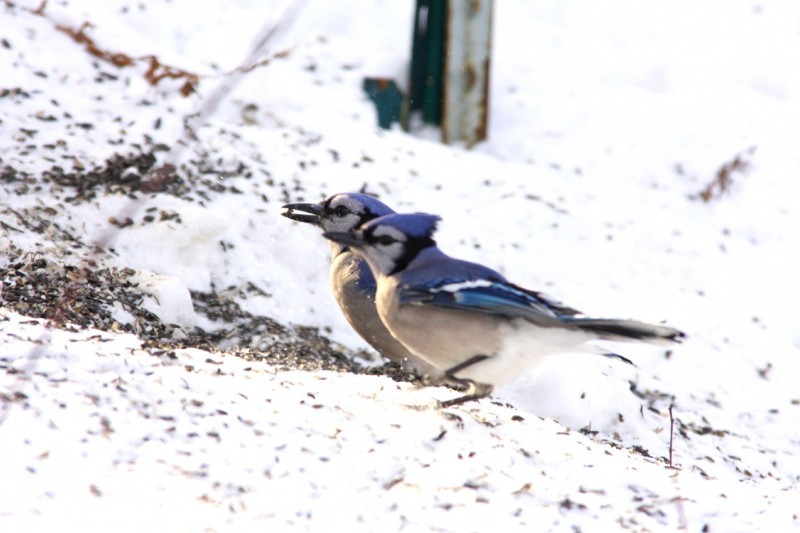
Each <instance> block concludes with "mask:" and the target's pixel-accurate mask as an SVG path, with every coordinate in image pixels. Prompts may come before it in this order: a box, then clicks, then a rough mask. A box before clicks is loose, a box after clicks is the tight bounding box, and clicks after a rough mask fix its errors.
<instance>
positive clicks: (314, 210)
mask: <svg viewBox="0 0 800 533" xmlns="http://www.w3.org/2000/svg"><path fill="white" fill-rule="evenodd" d="M283 209H284V212H283V213H281V215H283V216H285V217H286V218H289V219H292V220H296V221H297V222H305V223H307V224H313V225H315V226H321V225H322V218H321V217H322V205H320V204H286V205H284V206H283ZM296 211H300V213H297V212H296Z"/></svg>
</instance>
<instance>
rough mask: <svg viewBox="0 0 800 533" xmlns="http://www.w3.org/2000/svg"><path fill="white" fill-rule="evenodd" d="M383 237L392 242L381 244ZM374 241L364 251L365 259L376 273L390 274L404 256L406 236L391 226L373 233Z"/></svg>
mask: <svg viewBox="0 0 800 533" xmlns="http://www.w3.org/2000/svg"><path fill="white" fill-rule="evenodd" d="M381 237H391V239H392V242H390V243H389V242H387V243H381ZM387 240H388V239H387ZM372 241H373V242H372V243H371V244H370V245H369V246H366V247H365V248H364V249H363V254H364V257H365V258H366V260H367V262H368V263H369V265H370V267H371V268H372V269H373V270H374V271H376V272H378V273H380V274H384V275H386V274H389V272H391V271H392V270H394V266H395V264H396V263H397V260H398V259H399V258H400V257H401V256H402V255H403V251H404V248H405V242H406V236H405V234H404V233H403V232H402V231H400V230H398V229H396V228H393V227H391V226H378V227H377V228H375V231H373V232H372Z"/></svg>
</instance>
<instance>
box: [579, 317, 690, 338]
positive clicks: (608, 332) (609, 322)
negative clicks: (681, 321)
mask: <svg viewBox="0 0 800 533" xmlns="http://www.w3.org/2000/svg"><path fill="white" fill-rule="evenodd" d="M564 322H566V323H568V324H572V325H574V326H575V327H577V328H579V329H584V330H587V331H591V332H594V333H596V334H597V335H599V337H600V338H601V339H606V340H615V341H620V340H623V341H624V340H640V341H645V342H652V343H656V344H666V343H668V342H681V341H682V340H683V339H685V338H686V334H685V333H683V332H682V331H679V330H677V329H675V328H671V327H669V326H660V325H656V324H647V323H645V322H639V321H637V320H618V319H613V318H583V317H574V318H568V319H565V320H564Z"/></svg>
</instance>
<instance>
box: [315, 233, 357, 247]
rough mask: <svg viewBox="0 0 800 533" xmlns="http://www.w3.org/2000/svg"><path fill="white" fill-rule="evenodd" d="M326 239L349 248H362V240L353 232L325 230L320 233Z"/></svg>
mask: <svg viewBox="0 0 800 533" xmlns="http://www.w3.org/2000/svg"><path fill="white" fill-rule="evenodd" d="M322 236H323V237H325V238H326V239H328V240H330V241H333V242H336V243H339V244H341V245H343V246H348V247H350V248H363V247H364V244H365V243H364V240H363V239H362V238H361V237H360V236H359V235H357V234H355V233H348V232H346V231H326V232H325V233H323V234H322Z"/></svg>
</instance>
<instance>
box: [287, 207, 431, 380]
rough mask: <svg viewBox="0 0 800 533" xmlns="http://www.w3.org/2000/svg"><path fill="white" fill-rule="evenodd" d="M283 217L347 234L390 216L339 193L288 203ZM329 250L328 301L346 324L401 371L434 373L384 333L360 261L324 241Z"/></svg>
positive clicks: (385, 209) (387, 211) (369, 276)
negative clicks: (314, 200) (330, 293)
mask: <svg viewBox="0 0 800 533" xmlns="http://www.w3.org/2000/svg"><path fill="white" fill-rule="evenodd" d="M283 209H284V210H285V211H284V212H283V213H282V214H283V216H285V217H286V218H289V219H291V220H295V221H297V222H304V223H307V224H311V225H314V226H317V227H320V228H322V230H323V231H331V232H348V231H352V230H355V229H357V228H358V227H359V226H361V225H362V224H365V223H366V222H368V221H370V220H372V219H374V218H377V217H379V216H382V215H387V214H391V213H394V211H393V210H392V209H391V208H389V206H387V205H386V204H384V203H382V202H381V201H379V200H378V199H377V198H375V197H374V196H370V195H368V194H363V193H356V192H350V193H340V194H334V195H331V196H329V197H328V198H326V199H325V200H323V201H322V202H320V203H293V204H286V205H284V206H283ZM328 244H329V245H330V249H331V268H330V281H331V288H332V289H333V296H334V298H335V299H336V303H338V304H339V308H340V309H341V310H342V313H343V314H344V316H345V318H346V319H347V322H348V323H349V324H350V325H351V326H352V327H353V329H354V330H355V331H356V333H358V334H359V335H360V336H361V338H363V339H364V340H365V341H367V343H369V345H370V346H372V347H373V348H374V349H375V350H377V351H378V352H379V353H380V354H381V355H383V356H384V357H386V358H387V359H389V360H390V361H394V362H395V363H399V364H400V365H402V366H403V368H405V369H406V370H409V371H412V372H417V373H420V374H425V373H428V372H429V371H432V370H433V369H431V368H428V365H427V364H426V363H425V362H424V361H422V360H420V358H419V357H417V356H416V355H414V354H413V353H412V352H410V351H409V350H408V349H407V348H406V347H405V346H403V345H402V344H401V343H400V342H398V341H397V340H396V339H395V338H394V337H393V336H392V334H391V333H389V330H387V329H386V326H384V324H383V322H382V321H381V319H380V318H379V317H378V312H377V310H376V309H375V290H376V283H375V277H374V276H373V275H372V272H371V271H370V269H369V267H368V266H367V264H366V263H365V262H364V260H363V259H362V258H361V257H360V256H358V255H356V254H354V253H353V252H352V250H351V249H350V248H349V247H348V246H347V245H344V244H340V243H336V242H333V241H328Z"/></svg>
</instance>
